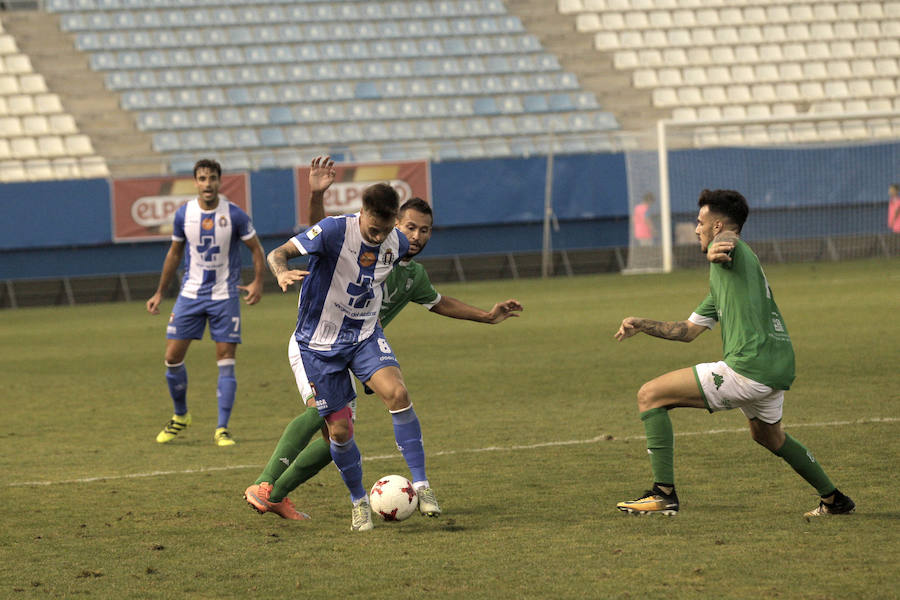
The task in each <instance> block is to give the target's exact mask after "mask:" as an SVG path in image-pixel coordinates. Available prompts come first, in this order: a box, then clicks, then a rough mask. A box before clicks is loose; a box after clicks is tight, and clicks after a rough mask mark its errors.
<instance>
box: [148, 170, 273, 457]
mask: <svg viewBox="0 0 900 600" xmlns="http://www.w3.org/2000/svg"><path fill="white" fill-rule="evenodd" d="M221 180H222V167H221V165H219V163H217V162H216V161H213V160H208V159H203V160H200V161H198V162H197V163H196V164H195V165H194V185H195V186H196V188H197V198H195V199H194V200H191V201H189V202H187V203H186V204H183V205H182V206H181V207H179V208H178V210H177V211H176V213H175V222H174V226H173V230H172V245H171V246H170V247H169V251H168V253H167V254H166V259H165V261H164V262H163V270H162V274H161V275H160V278H159V286H158V287H157V289H156V293H154V294H153V296H152V297H151V298H150V299H149V300H147V311H148V312H150V314H154V315H155V314H159V305H160V303H161V302H162V297H163V293H164V292H165V290H166V289H167V288H168V287H169V284H170V283H171V282H172V279H173V278H174V277H175V273H176V271H177V270H178V267H179V265H180V264H181V263H182V258H183V259H184V277H183V279H182V282H181V293H180V294H179V295H178V299H177V300H176V301H175V306H174V307H173V309H172V314H171V316H170V317H169V323H168V325H167V327H166V338H167V342H166V371H167V372H166V382H167V383H168V387H169V393H170V395H171V396H172V403H173V404H174V406H175V414H174V415H173V416H172V418H171V419H170V420H169V422H168V423H167V424H166V426H165V427H164V428H163V430H162V431H160V432H159V435H157V436H156V441H157V442H159V443H166V442H170V441H172V440H173V439H175V437H176V436H177V435H178V434H179V433H180V432H181V431H182V430H183V429H184V428H186V427H187V426H188V425H190V424H191V415H190V413H189V412H188V407H187V384H188V378H187V370H186V369H185V366H184V357H185V355H186V354H187V351H188V347H189V346H190V344H191V341H192V340H199V339H201V338H202V337H203V331H204V329H205V328H206V322H207V321H209V333H210V337H211V338H212V339H213V341H214V342H215V343H216V364H217V365H218V367H219V378H218V389H217V393H216V396H217V398H218V405H219V411H218V412H219V417H218V425H217V427H216V430H215V433H214V434H213V441H214V442H215V443H216V445H218V446H232V445H234V439H233V438H232V437H231V433H230V432H229V430H228V421H229V419H230V417H231V410H232V407H233V406H234V398H235V391H236V390H237V380H236V378H235V374H234V365H235V353H236V351H237V345H238V344H239V343H240V342H241V307H240V293H241V292H244V293H245V295H244V300H245V301H246V302H247V304H248V305H252V304H256V303H257V302H259V301H260V299H261V297H262V287H263V279H262V278H263V273H264V271H265V256H264V254H263V248H262V245H261V244H260V242H259V238H258V237H257V235H256V230H255V229H254V228H253V223H252V222H251V220H250V217H249V216H248V215H247V213H245V212H244V211H243V210H241V208H240V207H238V206H236V205H234V204H232V203H231V202H229V201H228V200H227V199H226V198H224V197H221V196H219V187H220V185H221ZM239 241H242V242H243V243H244V244H245V245H246V246H247V247H248V248H249V249H250V251H251V253H252V255H253V268H254V277H253V281H252V282H250V284H249V285H246V286H243V285H239V284H240V277H241V255H240V245H239V244H238V242H239Z"/></svg>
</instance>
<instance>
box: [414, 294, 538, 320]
mask: <svg viewBox="0 0 900 600" xmlns="http://www.w3.org/2000/svg"><path fill="white" fill-rule="evenodd" d="M431 311H432V312H435V313H437V314H439V315H443V316H445V317H452V318H454V319H466V320H468V321H476V322H478V323H488V324H491V325H495V324H497V323H501V322H503V321H505V320H506V319H508V318H509V317H518V316H519V313H520V312H522V305H521V304H519V301H518V300H514V299H510V300H506V301H504V302H498V303H497V304H495V305H494V307H493V308H491V310H490V311H485V310H481V309H480V308H476V307H474V306H471V305H469V304H466V303H465V302H463V301H462V300H457V299H456V298H451V297H450V296H441V300H440V302H438V303H437V304H435V305H434V306H432V307H431Z"/></svg>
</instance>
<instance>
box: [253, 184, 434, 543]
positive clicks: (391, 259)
mask: <svg viewBox="0 0 900 600" xmlns="http://www.w3.org/2000/svg"><path fill="white" fill-rule="evenodd" d="M398 211H399V199H398V195H397V191H396V190H394V189H393V188H392V187H391V186H390V185H388V184H386V183H379V184H375V185H372V186H369V187H368V188H366V190H365V191H364V192H363V208H362V211H360V213H358V214H355V215H343V216H340V217H331V218H328V219H325V220H323V221H320V222H319V223H318V224H317V225H315V226H314V227H312V228H310V229H309V230H307V231H306V232H305V233H302V234H300V235H297V236H295V237H293V238H291V239H290V240H289V241H288V242H286V243H285V244H284V245H282V246H281V247H279V248H276V249H275V250H273V251H272V252H270V253H269V256H268V262H269V268H270V269H271V271H272V273H273V274H274V275H275V277H276V278H277V279H278V285H279V287H281V289H282V290H283V291H287V289H288V287H290V286H291V285H292V284H293V283H297V282H300V281H302V282H303V287H302V288H301V290H300V303H299V308H298V316H297V326H296V328H295V330H294V334H293V335H292V336H291V339H290V349H289V356H290V358H291V363H292V365H294V364H295V362H296V363H298V364H299V365H300V368H299V369H298V368H296V367H295V375H296V376H297V377H299V376H300V375H297V373H303V377H305V378H308V381H309V383H310V385H311V387H312V389H313V391H314V394H315V402H316V408H317V409H318V411H319V414H320V415H321V416H322V417H323V418H324V419H325V423H326V425H327V427H328V434H329V438H330V442H331V443H330V450H331V457H332V460H334V463H335V465H336V466H337V467H338V469H339V470H340V472H341V477H342V478H343V480H344V483H345V484H346V486H347V488H348V489H349V490H350V500H351V502H352V504H353V508H352V511H351V529H352V530H353V531H365V530H368V529H372V526H373V524H372V517H371V510H370V508H369V503H368V497H367V495H366V490H365V489H364V488H363V485H362V463H361V457H360V452H359V449H358V448H357V446H356V442H355V441H354V438H353V420H352V418H351V410H350V401H351V400H353V399H354V398H355V397H356V392H355V390H354V389H353V383H352V380H351V378H350V377H349V375H348V373H347V370H348V368H349V369H350V370H351V371H352V372H353V374H354V375H355V376H356V377H357V378H358V379H359V380H360V381H363V382H365V383H366V384H367V385H368V386H369V387H370V388H371V389H373V390H374V391H375V393H377V394H378V396H379V397H380V398H381V399H382V400H383V401H384V403H385V405H386V406H387V408H388V410H389V411H390V413H391V418H392V421H393V424H394V436H395V439H396V441H397V446H398V447H399V448H400V451H401V454H402V455H403V458H404V459H405V460H406V464H407V466H408V467H409V469H410V472H411V474H412V478H413V482H414V483H418V484H419V485H420V486H424V488H427V489H429V491H431V490H430V486H429V483H428V478H427V476H426V474H425V451H424V447H423V445H422V429H421V426H420V424H419V419H418V417H417V416H416V413H415V411H414V410H413V407H412V403H411V402H410V400H409V392H408V391H407V389H406V385H405V384H404V383H403V376H402V374H401V372H400V365H399V364H398V362H397V359H396V357H395V356H394V353H393V351H392V350H391V347H390V345H388V342H387V339H386V338H385V337H384V332H383V331H382V329H381V324H380V323H379V322H378V313H379V311H380V309H381V304H382V296H383V291H382V283H383V282H384V281H385V279H386V278H387V276H388V275H389V274H390V272H391V269H393V267H394V265H395V264H396V263H397V262H399V260H400V259H401V258H402V257H404V256H405V255H406V254H407V253H408V251H409V241H408V240H407V238H406V236H405V235H403V234H402V233H401V232H400V231H399V230H398V229H396V228H395V224H396V220H397V214H398ZM301 255H307V256H309V257H310V259H309V266H308V271H301V270H296V269H291V268H290V267H289V266H288V264H287V261H288V260H289V259H291V258H295V257H298V256H301ZM299 383H302V382H299V381H298V384H299ZM431 497H432V499H433V492H431ZM433 512H435V513H439V512H440V509H439V508H438V507H437V502H436V501H434V508H433Z"/></svg>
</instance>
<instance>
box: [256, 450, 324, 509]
mask: <svg viewBox="0 0 900 600" xmlns="http://www.w3.org/2000/svg"><path fill="white" fill-rule="evenodd" d="M330 462H331V447H330V445H329V444H328V442H326V441H325V440H324V439H323V438H321V437H320V438H317V439H316V440H314V441H313V442H311V443H310V444H309V446H307V447H306V448H304V449H303V451H302V452H301V453H300V454H299V455H298V456H297V460H295V461H294V462H293V463H291V466H289V467H288V468H287V470H286V471H285V472H284V474H283V475H282V476H281V477H279V478H278V481H277V482H276V483H275V486H274V487H273V488H272V493H271V494H269V500H270V501H271V502H281V500H282V498H284V497H285V496H287V495H288V494H290V493H291V492H293V491H294V490H295V489H297V488H298V487H299V486H300V484H301V483H303V482H304V481H306V480H307V479H309V478H311V477H312V476H313V475H315V474H316V473H318V472H319V471H321V470H322V469H324V468H325V467H326V466H327V465H328V463H330Z"/></svg>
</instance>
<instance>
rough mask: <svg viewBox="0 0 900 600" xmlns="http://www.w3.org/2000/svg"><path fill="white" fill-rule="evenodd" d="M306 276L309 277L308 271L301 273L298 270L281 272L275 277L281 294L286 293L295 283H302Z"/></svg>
mask: <svg viewBox="0 0 900 600" xmlns="http://www.w3.org/2000/svg"><path fill="white" fill-rule="evenodd" d="M307 275H309V271H301V270H299V269H291V270H288V271H282V272H281V273H279V274H278V275H277V278H278V287H280V288H281V291H282V292H286V291H288V288H289V287H291V286H292V285H294V284H295V283H298V282H301V281H303V280H304V279H305V278H306V276H307Z"/></svg>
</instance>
